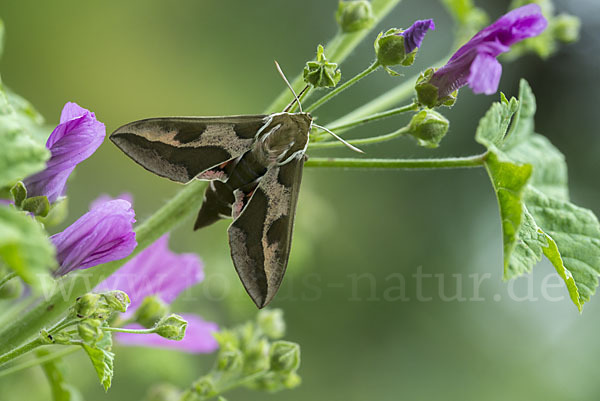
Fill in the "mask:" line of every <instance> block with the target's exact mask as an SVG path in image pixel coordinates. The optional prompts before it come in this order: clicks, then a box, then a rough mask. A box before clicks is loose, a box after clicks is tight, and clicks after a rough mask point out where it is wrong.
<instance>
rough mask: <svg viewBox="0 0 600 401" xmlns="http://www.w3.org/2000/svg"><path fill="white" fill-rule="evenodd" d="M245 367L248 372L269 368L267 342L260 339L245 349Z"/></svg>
mask: <svg viewBox="0 0 600 401" xmlns="http://www.w3.org/2000/svg"><path fill="white" fill-rule="evenodd" d="M244 365H245V366H244V367H245V369H246V370H248V372H251V373H256V372H261V371H265V370H268V369H269V366H270V360H269V343H268V342H267V340H265V339H262V340H260V341H258V342H257V343H256V344H254V345H253V346H252V347H251V348H250V349H248V350H246V363H245V364H244Z"/></svg>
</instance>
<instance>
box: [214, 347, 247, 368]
mask: <svg viewBox="0 0 600 401" xmlns="http://www.w3.org/2000/svg"><path fill="white" fill-rule="evenodd" d="M242 359H243V356H242V352H241V351H240V350H239V349H235V348H231V349H222V350H221V351H220V352H219V356H218V357H217V369H218V370H221V371H224V372H230V373H232V372H235V371H238V370H239V369H240V368H241V367H242Z"/></svg>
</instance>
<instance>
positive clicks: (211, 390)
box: [194, 376, 216, 398]
mask: <svg viewBox="0 0 600 401" xmlns="http://www.w3.org/2000/svg"><path fill="white" fill-rule="evenodd" d="M215 390H216V389H215V384H214V383H213V381H212V379H211V378H210V377H207V376H204V377H201V378H200V379H198V380H196V382H195V383H194V391H195V392H196V394H197V395H198V396H200V397H203V398H208V397H211V396H212V395H214V394H215Z"/></svg>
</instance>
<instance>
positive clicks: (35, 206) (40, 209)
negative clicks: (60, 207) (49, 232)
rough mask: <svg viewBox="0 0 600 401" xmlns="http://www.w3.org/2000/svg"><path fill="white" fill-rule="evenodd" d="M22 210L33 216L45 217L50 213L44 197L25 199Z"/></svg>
mask: <svg viewBox="0 0 600 401" xmlns="http://www.w3.org/2000/svg"><path fill="white" fill-rule="evenodd" d="M22 208H23V210H25V211H26V212H29V213H31V214H33V215H34V216H40V217H46V216H48V212H50V202H48V198H47V197H45V196H34V197H31V198H27V199H25V200H24V201H23V205H22Z"/></svg>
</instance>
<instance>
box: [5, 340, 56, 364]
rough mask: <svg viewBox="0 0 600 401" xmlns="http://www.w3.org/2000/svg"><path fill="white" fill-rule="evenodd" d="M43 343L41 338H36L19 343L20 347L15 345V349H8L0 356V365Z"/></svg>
mask: <svg viewBox="0 0 600 401" xmlns="http://www.w3.org/2000/svg"><path fill="white" fill-rule="evenodd" d="M44 344H45V343H44V342H43V341H42V339H41V338H36V339H34V340H32V341H30V342H28V343H26V344H23V345H21V346H20V347H17V348H15V349H13V350H12V351H9V352H7V353H6V354H4V355H2V356H0V366H2V365H4V364H5V363H7V362H10V361H12V360H13V359H15V358H18V357H20V356H21V355H24V354H26V353H28V352H30V351H33V350H34V349H36V348H37V347H39V346H42V345H44Z"/></svg>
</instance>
